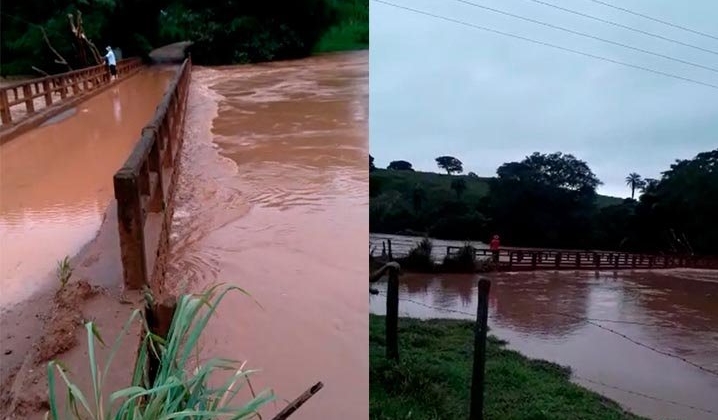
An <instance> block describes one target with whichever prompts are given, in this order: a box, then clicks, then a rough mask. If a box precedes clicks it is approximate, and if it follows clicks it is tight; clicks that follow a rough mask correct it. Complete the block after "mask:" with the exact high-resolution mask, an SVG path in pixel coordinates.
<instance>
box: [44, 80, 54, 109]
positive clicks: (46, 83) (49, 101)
mask: <svg viewBox="0 0 718 420" xmlns="http://www.w3.org/2000/svg"><path fill="white" fill-rule="evenodd" d="M42 90H43V91H44V92H45V106H50V105H52V91H51V88H50V81H49V80H48V79H44V80H43V81H42Z"/></svg>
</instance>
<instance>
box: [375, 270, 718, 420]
mask: <svg viewBox="0 0 718 420" xmlns="http://www.w3.org/2000/svg"><path fill="white" fill-rule="evenodd" d="M486 277H487V278H489V279H491V280H492V285H491V294H490V303H489V305H490V307H489V326H490V328H492V332H493V333H494V334H495V335H497V336H499V337H501V338H503V339H505V340H508V341H509V346H510V347H512V348H514V349H516V350H518V351H520V352H522V353H523V354H525V355H527V356H529V357H533V358H539V359H546V360H550V361H553V362H556V363H559V364H562V365H568V366H571V368H572V369H573V373H574V377H573V380H574V381H575V382H577V383H579V384H581V385H583V386H586V387H587V388H590V389H593V390H594V391H597V392H599V393H601V394H603V395H605V396H607V397H609V398H611V399H613V400H615V401H617V402H619V403H620V404H622V405H623V406H624V407H626V408H627V409H629V410H631V411H633V412H635V413H636V414H639V415H644V416H647V417H650V418H655V419H669V418H670V419H676V418H678V419H691V420H708V419H716V418H718V399H716V396H718V304H716V302H717V301H718V271H699V270H670V271H660V272H648V271H643V272H642V271H635V272H620V273H612V272H600V273H586V272H575V273H568V272H561V273H557V272H534V273H520V274H518V273H500V274H494V275H489V276H486ZM477 279H478V277H475V276H471V275H417V274H406V275H403V276H402V277H401V288H400V292H399V295H400V297H401V298H402V299H404V300H402V301H401V302H400V309H399V314H400V316H411V317H418V318H465V319H475V317H476V315H475V314H476V297H477V290H476V283H477ZM381 285H382V286H384V290H382V293H384V292H385V290H386V289H385V284H381ZM370 305H371V311H372V313H377V314H384V313H385V312H386V311H385V305H386V300H385V298H384V296H383V295H380V296H376V297H372V299H371V304H370ZM609 329H610V330H612V331H609ZM637 343H640V344H637ZM646 346H647V347H646ZM648 347H650V348H648ZM667 354H670V355H667ZM680 359H685V361H684V360H680Z"/></svg>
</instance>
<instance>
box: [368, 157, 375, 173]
mask: <svg viewBox="0 0 718 420" xmlns="http://www.w3.org/2000/svg"><path fill="white" fill-rule="evenodd" d="M374 169H376V166H374V156H372V155H369V172H371V171H373V170H374Z"/></svg>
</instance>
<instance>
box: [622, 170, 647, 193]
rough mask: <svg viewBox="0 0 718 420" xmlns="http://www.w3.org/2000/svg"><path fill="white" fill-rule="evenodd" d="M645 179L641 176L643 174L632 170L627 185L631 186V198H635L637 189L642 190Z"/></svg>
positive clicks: (627, 178)
mask: <svg viewBox="0 0 718 420" xmlns="http://www.w3.org/2000/svg"><path fill="white" fill-rule="evenodd" d="M645 183H646V182H645V181H644V180H643V178H641V175H639V174H637V173H635V172H631V173H630V174H628V176H627V177H626V185H628V186H629V187H630V188H631V199H633V198H635V196H636V190H637V189H638V190H640V189H641V188H643V186H644V185H645Z"/></svg>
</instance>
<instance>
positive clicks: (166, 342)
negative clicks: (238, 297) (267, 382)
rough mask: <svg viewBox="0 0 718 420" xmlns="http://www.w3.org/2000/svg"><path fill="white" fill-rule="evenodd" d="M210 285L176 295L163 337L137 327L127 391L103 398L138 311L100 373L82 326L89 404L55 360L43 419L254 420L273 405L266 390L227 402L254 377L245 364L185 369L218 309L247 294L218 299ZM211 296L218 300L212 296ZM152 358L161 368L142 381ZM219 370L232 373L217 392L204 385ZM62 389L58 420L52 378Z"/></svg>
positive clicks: (95, 335)
mask: <svg viewBox="0 0 718 420" xmlns="http://www.w3.org/2000/svg"><path fill="white" fill-rule="evenodd" d="M218 287H219V286H215V287H212V288H210V289H209V290H207V291H206V292H205V293H203V294H201V295H183V296H180V298H179V301H178V305H177V308H176V310H175V314H174V318H173V319H172V324H171V326H170V330H169V334H168V337H166V338H161V337H157V336H156V335H154V334H152V333H151V332H150V331H149V329H148V327H147V325H145V323H143V322H142V323H141V324H142V331H143V340H142V345H141V346H140V350H139V353H138V355H137V361H136V365H135V369H134V373H133V376H132V384H131V386H129V387H127V388H124V389H120V390H117V391H114V392H111V393H109V396H108V397H107V395H108V393H107V392H106V391H107V390H106V389H105V387H106V386H105V380H106V379H107V376H108V372H109V369H110V366H111V364H112V361H113V359H114V357H115V354H116V353H117V351H118V349H119V348H120V346H121V342H122V340H123V338H124V336H125V335H127V332H128V331H129V329H130V327H131V326H132V325H133V324H134V322H136V321H137V320H138V319H139V320H140V321H141V319H142V318H141V317H139V315H140V311H138V310H135V311H134V312H133V313H132V315H131V316H130V318H129V319H128V320H127V322H126V323H125V325H124V327H123V329H122V332H121V333H120V335H119V336H118V337H117V338H116V340H115V342H114V344H113V346H112V349H111V351H110V353H109V356H108V357H107V361H106V362H105V366H104V368H103V369H100V365H99V364H98V361H97V353H96V348H95V341H97V342H99V343H100V344H101V345H103V346H104V345H105V344H104V341H103V340H102V337H101V336H100V334H99V332H98V331H97V328H96V326H95V324H94V323H92V322H89V323H87V324H86V325H85V328H86V330H87V346H88V357H89V363H90V370H89V372H90V374H91V375H92V378H91V379H92V380H91V384H92V393H91V399H90V400H92V402H93V403H94V404H90V402H89V400H88V398H87V397H86V396H85V394H84V393H83V392H82V391H81V390H80V389H79V388H78V386H77V385H76V384H75V383H73V382H72V381H71V380H70V378H69V375H68V372H67V369H66V368H65V367H64V366H62V365H61V364H60V363H59V362H57V361H52V362H50V363H49V364H48V366H47V369H48V386H49V388H50V390H49V391H50V392H49V397H50V411H49V412H48V413H47V415H46V418H50V419H52V420H61V419H62V420H69V419H71V420H80V419H83V420H84V419H93V420H110V419H112V420H144V419H146V420H150V419H151V420H157V419H167V420H170V419H180V418H181V419H210V418H212V419H214V418H227V419H248V418H251V417H254V416H255V415H256V414H257V410H259V409H260V408H261V407H262V406H263V405H265V404H267V403H268V402H270V401H272V400H273V398H274V395H273V393H272V392H271V391H265V392H262V393H260V394H259V395H257V396H254V397H253V398H252V399H251V400H249V401H247V402H245V403H244V404H242V405H236V406H235V405H232V401H233V400H234V398H235V396H236V395H237V393H238V392H239V390H240V389H241V388H242V386H243V385H244V383H245V382H247V383H248V381H249V376H250V375H251V374H252V373H254V371H251V370H245V369H244V364H241V365H240V364H239V363H237V362H235V361H231V360H226V359H217V358H215V359H211V360H209V361H207V362H206V363H204V364H203V365H201V366H198V367H196V368H194V369H191V370H190V369H189V368H188V363H189V360H190V355H191V354H192V352H193V351H196V350H197V346H198V344H199V338H200V336H201V333H202V331H204V329H205V327H206V326H207V323H208V322H209V318H210V317H211V316H212V314H213V313H214V311H215V310H216V307H217V305H219V303H220V302H221V301H222V299H223V298H224V296H225V295H226V294H227V293H228V292H229V291H231V290H238V291H240V292H242V293H245V294H246V292H245V291H244V290H242V289H239V288H236V287H228V288H225V289H224V290H223V291H222V292H221V293H219V294H218V295H217V289H218ZM215 295H217V296H216V297H215ZM151 357H157V358H158V359H159V360H160V368H159V371H158V372H157V375H156V377H155V378H154V379H152V378H148V377H147V372H146V368H145V367H146V364H147V361H148V360H149V359H150V358H151ZM218 371H231V372H233V374H232V375H231V377H230V378H229V379H228V380H227V381H226V382H225V383H224V384H223V385H222V386H221V387H219V388H213V387H210V386H209V381H210V379H211V378H212V377H213V375H214V374H215V373H216V372H218ZM58 376H59V378H60V380H61V381H60V383H63V384H64V385H65V387H66V388H67V394H66V397H67V403H66V406H65V410H64V415H63V416H61V415H60V412H59V406H58V403H57V401H58V394H57V390H56V388H57V386H58V381H57V378H58Z"/></svg>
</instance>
